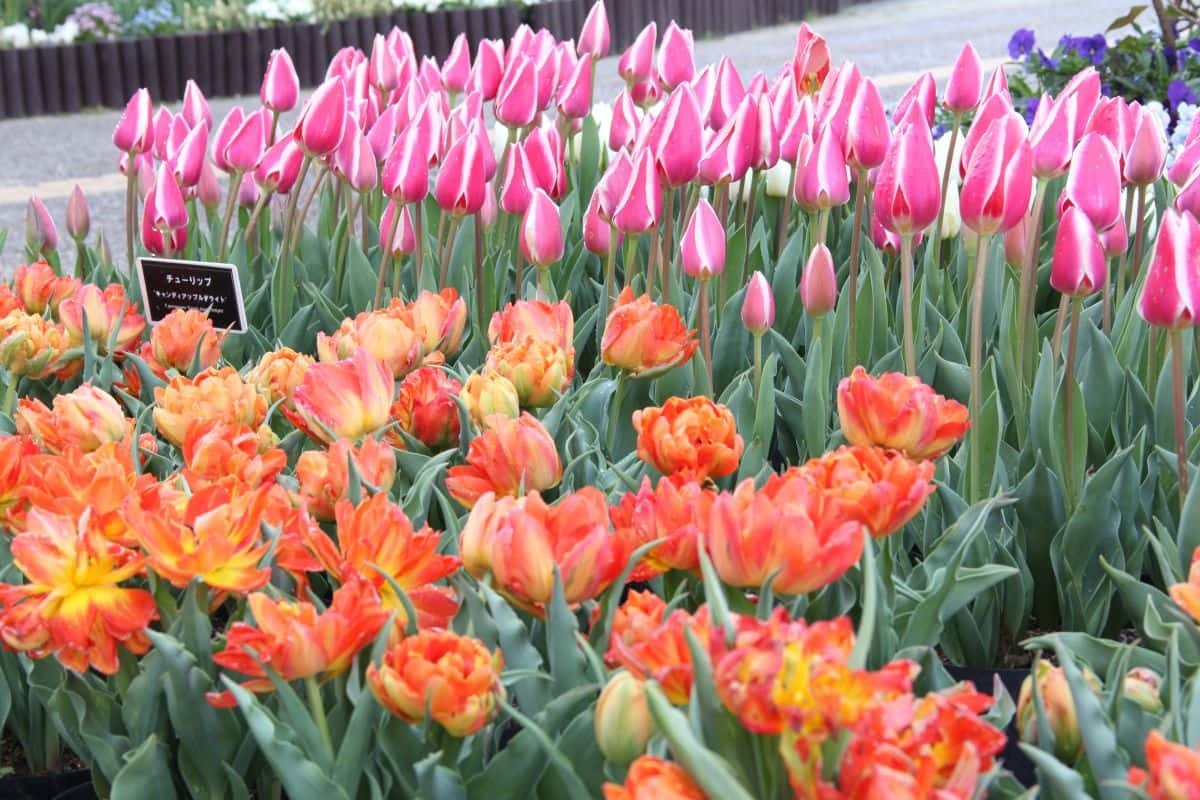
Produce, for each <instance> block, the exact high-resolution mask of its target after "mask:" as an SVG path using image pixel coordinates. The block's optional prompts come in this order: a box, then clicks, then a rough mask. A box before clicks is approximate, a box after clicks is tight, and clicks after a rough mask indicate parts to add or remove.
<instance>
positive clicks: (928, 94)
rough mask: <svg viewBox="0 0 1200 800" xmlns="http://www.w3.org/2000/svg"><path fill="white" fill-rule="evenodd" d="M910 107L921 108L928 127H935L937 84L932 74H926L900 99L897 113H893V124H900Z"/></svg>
mask: <svg viewBox="0 0 1200 800" xmlns="http://www.w3.org/2000/svg"><path fill="white" fill-rule="evenodd" d="M910 106H916V107H918V108H920V109H921V114H922V116H924V117H925V123H926V125H928V126H929V127H931V128H932V127H933V117H934V112H936V111H937V82H936V81H934V79H933V75H932V74H931V73H928V72H926V73H924V74H923V75H921V77H920V78H917V81H916V83H914V84H913V85H912V86H911V87H909V89H908V91H907V92H905V93H904V96H903V97H901V98H900V102H899V103H897V104H896V109H895V111H893V112H892V122H893V123H894V124H897V125H898V124H900V121H901V120H903V119H904V117H905V115H906V114H907V113H908V109H909V107H910Z"/></svg>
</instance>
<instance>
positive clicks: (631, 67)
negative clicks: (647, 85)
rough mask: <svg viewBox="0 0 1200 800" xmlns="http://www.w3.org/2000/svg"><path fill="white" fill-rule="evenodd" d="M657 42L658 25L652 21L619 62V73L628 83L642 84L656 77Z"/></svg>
mask: <svg viewBox="0 0 1200 800" xmlns="http://www.w3.org/2000/svg"><path fill="white" fill-rule="evenodd" d="M657 40H658V25H657V24H656V23H655V22H654V20H650V22H649V23H647V25H646V27H644V28H642V30H641V33H639V34H638V35H637V38H635V39H634V40H633V44H631V45H629V49H628V50H626V51H625V52H624V53H622V54H621V58H620V60H619V61H618V62H617V73H618V74H619V75H620V76H621V77H622V78H624V79H625V82H626V83H640V82H642V81H648V80H650V79H651V78H652V77H653V76H654V45H655V42H656V41H657Z"/></svg>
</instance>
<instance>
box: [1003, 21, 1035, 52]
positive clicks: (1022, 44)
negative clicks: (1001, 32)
mask: <svg viewBox="0 0 1200 800" xmlns="http://www.w3.org/2000/svg"><path fill="white" fill-rule="evenodd" d="M1033 44H1034V38H1033V31H1032V30H1030V29H1029V28H1018V29H1017V30H1016V32H1014V33H1013V35H1012V38H1011V39H1009V40H1008V55H1009V57H1010V58H1013V59H1017V60H1020V59H1022V58H1024V57H1025V56H1027V55H1029V54H1030V53H1031V52H1033Z"/></svg>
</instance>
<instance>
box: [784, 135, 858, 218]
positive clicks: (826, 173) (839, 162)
mask: <svg viewBox="0 0 1200 800" xmlns="http://www.w3.org/2000/svg"><path fill="white" fill-rule="evenodd" d="M814 153H815V155H816V157H815V158H811V157H810V158H809V159H808V163H807V164H805V165H804V166H803V168H802V171H801V173H800V175H799V177H798V178H797V179H796V202H797V203H798V204H799V205H800V207H801V208H804V209H807V210H809V211H824V210H827V209H830V208H833V207H834V206H840V205H844V204H845V203H847V202H848V201H849V200H850V181H849V176H848V174H847V171H846V159H845V157H844V156H843V155H842V146H841V144H840V143H839V142H838V140H837V137H836V136H835V135H834V133H833V130H832V129H831V128H823V129H821V131H820V132H819V133H818V134H817V140H816V143H815V151H814Z"/></svg>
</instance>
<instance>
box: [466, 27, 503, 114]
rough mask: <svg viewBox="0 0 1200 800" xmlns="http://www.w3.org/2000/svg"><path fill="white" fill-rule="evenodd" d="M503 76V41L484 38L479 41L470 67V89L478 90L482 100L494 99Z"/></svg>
mask: <svg viewBox="0 0 1200 800" xmlns="http://www.w3.org/2000/svg"><path fill="white" fill-rule="evenodd" d="M503 76H504V42H502V41H500V40H499V39H484V40H483V41H481V42H480V43H479V49H478V50H477V51H476V53H475V64H474V66H472V67H471V89H472V90H473V91H477V92H479V94H480V96H481V97H483V99H484V100H495V99H496V91H497V90H498V89H499V88H500V80H501V78H502V77H503Z"/></svg>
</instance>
